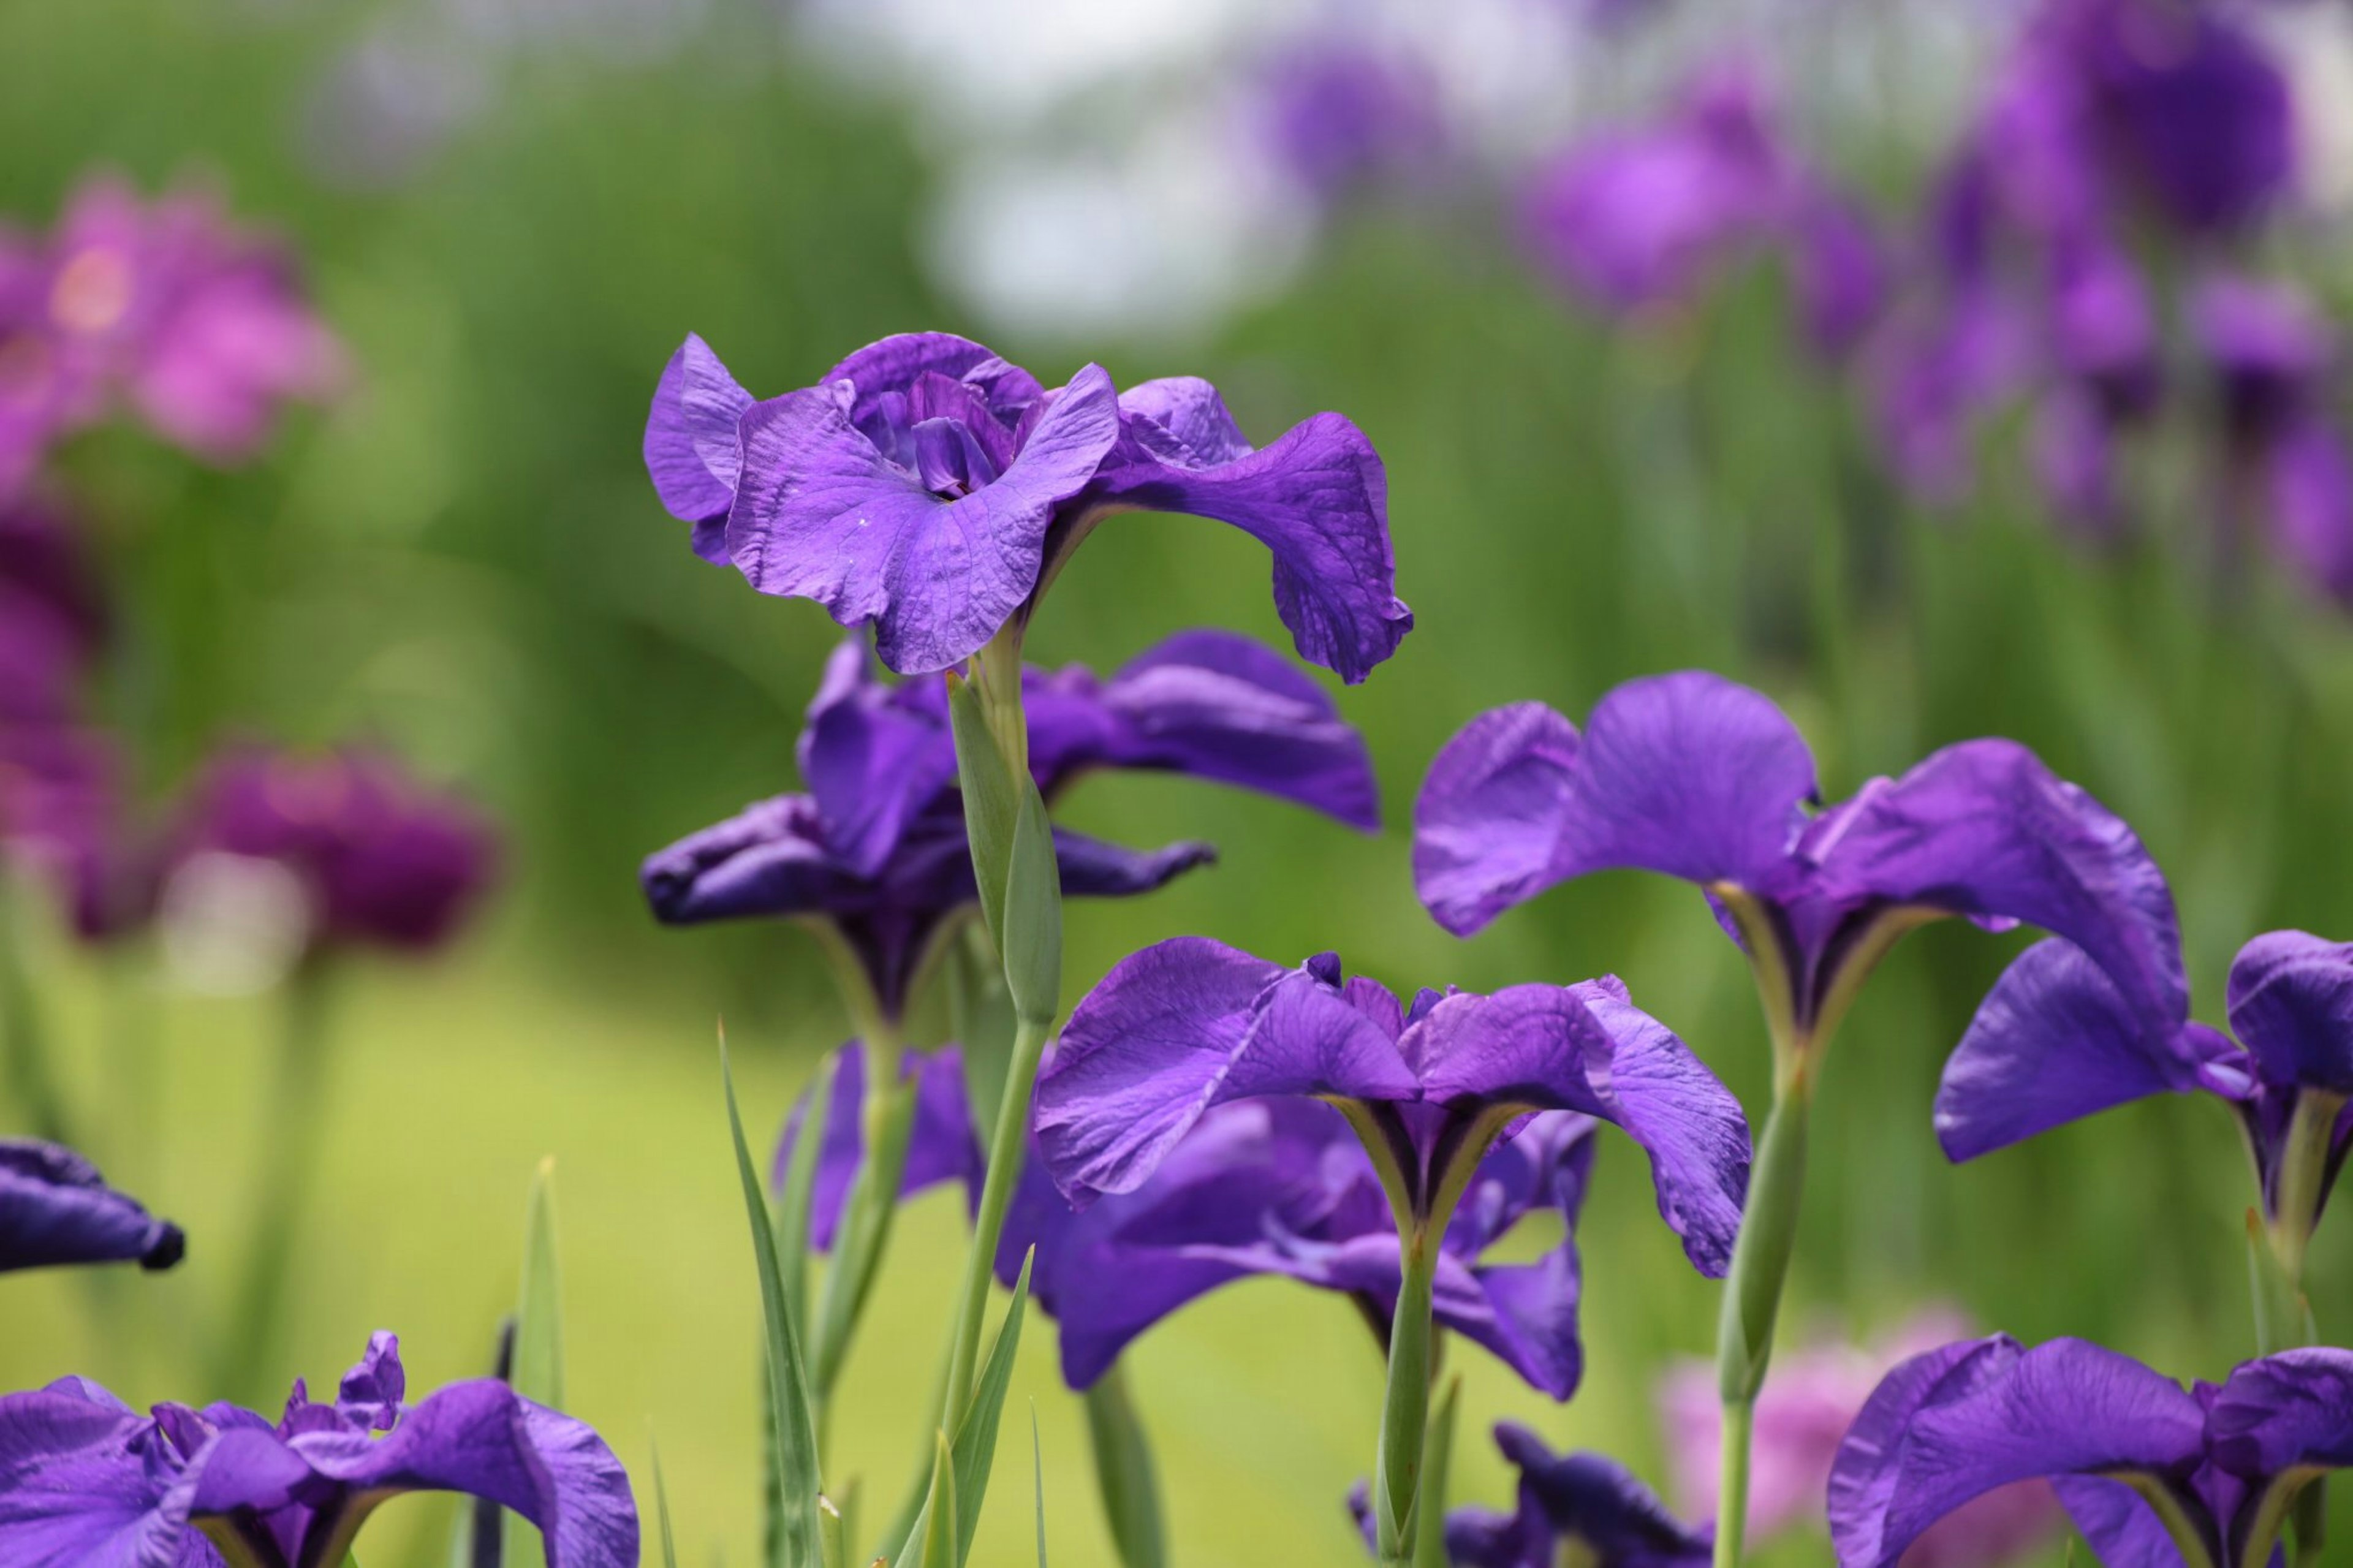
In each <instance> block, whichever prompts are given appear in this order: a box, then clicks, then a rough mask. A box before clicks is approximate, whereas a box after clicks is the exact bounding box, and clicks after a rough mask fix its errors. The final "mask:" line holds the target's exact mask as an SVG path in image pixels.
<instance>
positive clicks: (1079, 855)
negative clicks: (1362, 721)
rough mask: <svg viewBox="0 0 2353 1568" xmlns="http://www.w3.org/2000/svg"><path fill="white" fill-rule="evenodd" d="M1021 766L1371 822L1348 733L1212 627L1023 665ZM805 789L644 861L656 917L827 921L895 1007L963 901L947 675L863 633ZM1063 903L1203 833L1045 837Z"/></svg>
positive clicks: (1060, 785) (1109, 892) (1152, 882)
mask: <svg viewBox="0 0 2353 1568" xmlns="http://www.w3.org/2000/svg"><path fill="white" fill-rule="evenodd" d="M1022 687H1023V692H1024V698H1025V704H1026V708H1027V711H1028V714H1029V766H1030V771H1031V773H1033V774H1034V775H1035V777H1036V779H1037V782H1038V786H1039V791H1040V792H1041V793H1042V794H1043V795H1045V797H1046V799H1047V801H1048V803H1049V804H1052V803H1053V802H1054V801H1055V800H1056V799H1057V797H1059V796H1060V795H1061V794H1062V793H1063V792H1064V791H1065V790H1066V789H1068V788H1069V787H1070V786H1071V784H1074V783H1075V782H1076V781H1077V780H1078V779H1079V778H1081V777H1082V776H1083V775H1084V774H1085V773H1089V772H1091V771H1093V770H1095V769H1099V768H1117V769H1142V770H1149V771H1165V772H1174V773H1189V774H1191V775H1193V776H1195V777H1198V778H1208V779H1216V780H1219V781H1220V782H1222V783H1226V784H1236V785H1239V786H1240V787H1242V788H1244V789H1250V790H1255V791H1258V792H1259V793H1261V794H1263V795H1274V796H1277V797H1279V798H1282V799H1285V800H1291V801H1295V802H1297V803H1298V804H1300V805H1305V806H1307V807H1308V808H1310V809H1311V810H1314V811H1319V812H1322V813H1323V814H1324V815H1325V816H1332V817H1335V818H1337V819H1338V820H1340V821H1342V822H1345V823H1348V824H1350V825H1351V826H1356V827H1360V828H1363V829H1365V830H1366V831H1368V832H1369V831H1371V830H1373V829H1374V828H1376V827H1377V826H1379V822H1380V807H1379V801H1378V793H1377V786H1376V784H1375V783H1374V779H1373V773H1372V763H1371V761H1370V759H1369V757H1368V756H1367V755H1366V751H1365V743H1364V741H1363V739H1362V738H1361V737H1360V736H1358V735H1357V733H1356V731H1355V730H1353V729H1352V728H1350V727H1349V726H1348V725H1347V724H1346V723H1345V721H1342V720H1341V718H1340V716H1339V714H1338V712H1337V711H1336V710H1335V709H1334V707H1333V706H1332V703H1331V700H1330V699H1328V698H1327V697H1325V696H1324V692H1323V690H1322V689H1321V688H1319V687H1318V686H1317V685H1316V684H1315V683H1314V681H1313V680H1312V679H1308V678H1307V677H1306V676H1304V675H1303V674H1302V673H1300V671H1298V670H1297V669H1295V668H1293V667H1292V666H1291V665H1290V664H1289V663H1288V662H1286V661H1285V660H1283V659H1282V658H1280V657H1278V656H1277V655H1275V654H1274V653H1273V652H1271V650H1269V649H1267V648H1265V647H1261V646H1260V645H1258V644H1256V643H1254V642H1251V641H1250V639H1249V638H1247V637H1237V636H1234V635H1232V634H1230V633H1226V632H1216V631H1195V632H1185V633H1180V634H1178V635H1177V636H1176V637H1170V638H1168V639H1167V640H1166V641H1165V642H1163V643H1161V644H1160V645H1159V646H1158V647H1154V648H1152V649H1150V650H1148V651H1147V652H1145V653H1144V654H1143V655H1141V656H1140V657H1138V658H1135V659H1134V660H1132V661H1130V662H1129V663H1128V664H1127V665H1126V666H1125V667H1124V668H1122V669H1121V670H1120V671H1119V672H1118V673H1117V674H1115V675H1113V677H1112V678H1111V679H1108V680H1101V679H1097V678H1096V677H1095V676H1094V675H1093V674H1092V672H1091V671H1089V670H1087V669H1085V668H1081V667H1079V666H1076V665H1073V666H1070V667H1068V668H1063V669H1060V670H1057V671H1051V672H1049V671H1046V670H1042V669H1039V668H1034V667H1033V668H1029V669H1027V670H1025V672H1024V674H1023V677H1022ZM799 756H800V765H801V775H802V778H803V780H804V781H805V782H806V783H807V786H808V788H807V793H806V794H802V795H779V796H776V798H775V799H772V800H766V801H761V802H759V803H757V804H755V805H752V806H750V807H748V808H746V809H745V810H744V811H743V812H741V813H739V814H738V815H736V816H733V817H731V818H729V819H728V820H727V821H725V822H723V823H720V824H718V825H717V826H712V827H708V828H705V829H703V830H702V832H700V833H696V834H692V835H690V836H689V837H685V838H683V839H681V840H680V841H679V842H678V843H676V844H673V845H671V846H670V847H669V848H667V849H663V850H661V851H659V853H657V854H655V855H652V856H650V857H649V858H647V860H646V863H645V866H644V868H643V871H642V874H641V879H642V881H643V884H644V887H645V892H646V898H647V901H648V902H649V904H651V905H652V907H653V911H654V915H655V918H657V919H658V920H660V921H663V922H665V923H667V924H672V925H689V924H697V923H700V922H702V921H712V920H730V919H740V918H744V917H747V916H767V917H778V916H783V917H817V918H823V919H826V920H828V921H831V922H832V923H833V924H834V925H835V926H836V927H837V928H838V929H839V931H840V932H841V934H842V935H843V937H844V938H846V939H847V940H848V942H849V945H850V947H851V949H852V951H853V952H855V953H856V954H857V956H858V958H859V960H860V963H861V964H862V965H863V967H864V968H865V971H866V973H867V977H868V979H869V981H870V982H871V984H872V985H873V987H874V991H875V996H876V1000H877V1002H878V1003H879V1004H880V1005H881V1007H882V1009H883V1011H884V1012H885V1014H886V1015H887V1016H892V1017H896V1016H899V1015H900V1014H901V1013H902V1011H903V1010H904V1007H905V1005H906V1004H907V1001H908V999H909V993H910V989H911V987H912V985H913V983H914V980H915V977H916V975H917V973H919V971H920V970H921V969H922V967H923V960H924V958H925V956H926V955H927V954H928V953H929V952H932V951H933V949H934V946H935V944H936V942H937V941H938V940H939V939H940V938H941V937H942V936H943V935H944V933H945V932H946V931H947V929H948V926H949V923H950V921H951V917H953V916H955V914H956V913H958V912H959V911H961V910H965V909H966V908H968V907H971V906H972V905H973V904H974V902H975V900H976V899H977V897H978V894H977V892H976V889H975V884H974V882H973V871H972V857H971V853H970V851H969V850H968V849H967V848H966V847H965V836H964V804H963V797H962V795H960V794H959V793H958V792H957V789H956V784H955V742H954V740H953V739H952V737H951V736H950V734H949V731H948V719H947V695H946V685H945V682H944V680H943V679H941V678H939V677H936V676H934V677H928V678H917V679H910V680H906V681H902V682H900V683H899V684H897V685H895V686H894V685H889V684H886V683H884V682H882V681H881V680H880V679H877V678H876V676H875V672H874V668H873V661H872V660H871V658H870V657H869V656H868V654H867V652H866V649H865V644H864V641H863V639H862V638H859V637H852V638H850V639H849V640H848V641H847V642H845V643H844V644H843V645H842V646H841V647H839V649H838V650H837V651H836V652H835V654H834V656H833V658H832V659H831V661H830V662H829V663H828V665H827V667H826V676H825V679H824V682H823V684H822V685H821V686H820V687H819V688H818V695H817V698H816V700H814V701H813V702H812V703H811V704H810V707H809V712H808V721H807V725H806V726H805V727H804V728H803V730H802V731H801V737H800V742H799ZM1055 847H1056V850H1057V853H1058V856H1059V858H1060V862H1061V870H1062V890H1063V892H1064V893H1065V894H1066V895H1069V896H1071V897H1094V898H1121V897H1126V896H1129V895H1133V894H1136V893H1146V892H1150V891H1152V890H1153V889H1155V888H1158V887H1160V886H1161V885H1163V884H1164V883H1166V881H1168V880H1169V879H1171V878H1172V877H1175V876H1176V875H1178V874H1179V873H1181V872H1184V871H1187V870H1189V869H1191V868H1193V867H1195V866H1198V865H1201V864H1203V863H1205V862H1206V861H1208V859H1210V858H1212V856H1213V854H1214V851H1212V850H1211V849H1210V847H1208V845H1206V844H1199V843H1180V844H1172V845H1169V846H1168V847H1166V848H1163V849H1159V850H1155V851H1149V852H1146V851H1138V850H1131V849H1126V848H1123V847H1120V846H1118V845H1115V844H1109V843H1106V842H1104V841H1103V840H1101V839H1096V838H1090V837H1084V836H1083V835H1081V834H1076V833H1071V832H1069V831H1067V830H1065V829H1061V828H1057V829H1055Z"/></svg>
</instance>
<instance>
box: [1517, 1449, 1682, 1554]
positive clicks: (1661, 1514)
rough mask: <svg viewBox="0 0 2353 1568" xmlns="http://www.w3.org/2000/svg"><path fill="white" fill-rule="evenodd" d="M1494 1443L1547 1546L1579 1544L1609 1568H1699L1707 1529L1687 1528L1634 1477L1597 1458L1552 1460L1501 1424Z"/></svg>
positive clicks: (1582, 1456) (1579, 1456) (1547, 1452)
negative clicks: (1513, 1470) (1512, 1469)
mask: <svg viewBox="0 0 2353 1568" xmlns="http://www.w3.org/2000/svg"><path fill="white" fill-rule="evenodd" d="M1495 1445H1496V1447H1500V1448H1501V1449H1503V1451H1504V1458H1506V1459H1509V1460H1510V1461H1511V1462H1512V1463H1513V1464H1514V1466H1516V1467H1517V1468H1518V1469H1519V1472H1520V1493H1521V1498H1522V1505H1521V1506H1522V1509H1523V1510H1524V1511H1525V1510H1526V1509H1527V1508H1528V1505H1529V1504H1531V1503H1533V1504H1534V1505H1535V1511H1536V1512H1537V1513H1538V1514H1539V1515H1540V1516H1541V1517H1542V1518H1543V1520H1544V1521H1545V1523H1546V1526H1547V1528H1548V1530H1549V1532H1550V1534H1551V1535H1552V1537H1553V1539H1554V1540H1555V1541H1556V1542H1557V1541H1564V1540H1565V1541H1567V1542H1576V1543H1577V1544H1579V1545H1582V1546H1583V1547H1584V1548H1585V1549H1586V1550H1587V1551H1588V1552H1590V1553H1591V1554H1592V1555H1593V1557H1594V1558H1595V1559H1596V1560H1597V1561H1598V1562H1599V1563H1607V1564H1609V1568H1702V1565H1704V1563H1706V1562H1707V1561H1708V1558H1709V1555H1710V1553H1711V1552H1713V1550H1714V1548H1715V1531H1711V1530H1694V1529H1693V1528H1692V1527H1691V1526H1689V1525H1687V1524H1685V1523H1683V1521H1681V1520H1679V1519H1677V1518H1676V1517H1675V1516H1674V1515H1673V1513H1672V1512H1671V1511H1669V1510H1668V1508H1667V1506H1666V1504H1664V1503H1662V1502H1661V1501H1660V1500H1659V1498H1658V1494H1657V1493H1655V1492H1653V1491H1652V1490H1651V1489H1650V1488H1649V1487H1647V1486H1645V1485H1644V1484H1643V1483H1642V1482H1641V1479H1639V1478H1637V1477H1636V1476H1635V1475H1634V1473H1633V1472H1632V1471H1630V1470H1629V1469H1627V1468H1625V1467H1624V1466H1623V1465H1620V1464H1619V1463H1618V1462H1617V1461H1616V1460H1615V1459H1610V1458H1605V1457H1603V1456H1602V1455H1599V1454H1566V1455H1560V1456H1557V1457H1556V1456H1555V1455H1554V1454H1553V1453H1552V1451H1551V1450H1550V1449H1548V1448H1546V1447H1545V1445H1544V1442H1543V1440H1542V1439H1541V1438H1539V1437H1537V1436H1536V1435H1535V1433H1533V1432H1531V1431H1529V1430H1528V1429H1527V1428H1526V1427H1525V1426H1515V1425H1514V1424H1513V1423H1511V1422H1508V1421H1506V1422H1504V1423H1502V1424H1500V1425H1499V1426H1496V1428H1495Z"/></svg>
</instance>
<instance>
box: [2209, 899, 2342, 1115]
mask: <svg viewBox="0 0 2353 1568" xmlns="http://www.w3.org/2000/svg"><path fill="white" fill-rule="evenodd" d="M2230 1013H2231V1028H2232V1032H2233V1033H2234V1034H2236V1035H2237V1036H2238V1037H2239V1041H2240V1043H2241V1044H2242V1045H2243V1046H2245V1047H2247V1050H2248V1052H2249V1054H2250V1055H2252V1056H2253V1058H2254V1059H2255V1074H2256V1076H2257V1077H2258V1078H2260V1079H2262V1080H2263V1082H2264V1083H2265V1084H2266V1085H2268V1086H2271V1087H2273V1088H2277V1089H2326V1090H2327V1091H2328V1092H2329V1093H2332V1094H2353V944H2348V943H2345V942H2328V941H2326V940H2325V939H2323V938H2320V937H2316V936H2313V935H2311V934H2309V933H2308V932H2305V931H2270V932H2266V933H2265V934H2264V935H2262V936H2259V937H2257V938H2255V939H2254V941H2253V942H2249V943H2247V945H2246V946H2244V947H2242V948H2241V949H2240V950H2239V956H2238V958H2237V960H2236V961H2235V962H2233V963H2232V965H2231V984H2230Z"/></svg>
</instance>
